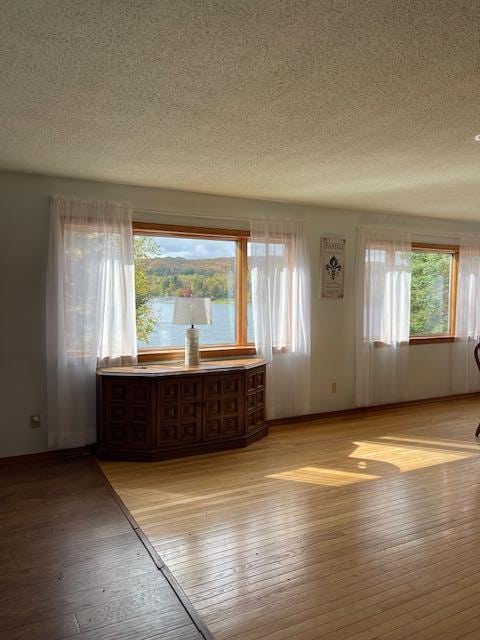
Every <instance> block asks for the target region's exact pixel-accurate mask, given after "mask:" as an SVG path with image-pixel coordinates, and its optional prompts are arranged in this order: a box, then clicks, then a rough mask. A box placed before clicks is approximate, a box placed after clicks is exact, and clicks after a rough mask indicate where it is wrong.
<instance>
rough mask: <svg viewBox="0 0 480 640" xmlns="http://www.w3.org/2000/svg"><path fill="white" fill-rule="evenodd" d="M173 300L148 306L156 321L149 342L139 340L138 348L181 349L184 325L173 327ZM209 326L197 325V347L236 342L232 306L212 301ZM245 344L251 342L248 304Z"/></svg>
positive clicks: (232, 303) (249, 307) (156, 301)
mask: <svg viewBox="0 0 480 640" xmlns="http://www.w3.org/2000/svg"><path fill="white" fill-rule="evenodd" d="M174 305H175V298H152V299H151V300H150V306H151V308H152V310H153V312H154V314H155V316H156V317H157V318H158V320H157V323H156V324H155V328H154V330H153V332H152V334H151V335H150V339H149V341H148V342H143V341H142V340H138V347H139V348H141V347H183V345H184V343H185V329H187V326H186V325H182V324H173V323H172V318H173V308H174ZM212 320H213V322H212V324H205V325H198V327H197V328H198V329H200V344H229V343H233V342H235V304H234V302H233V301H231V302H230V301H227V302H215V301H214V300H212ZM248 340H249V342H253V316H252V305H251V304H250V303H249V304H248Z"/></svg>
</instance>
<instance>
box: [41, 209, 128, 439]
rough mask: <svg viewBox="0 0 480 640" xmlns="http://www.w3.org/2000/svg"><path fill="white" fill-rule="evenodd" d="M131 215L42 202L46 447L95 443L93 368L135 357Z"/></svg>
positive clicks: (124, 211) (109, 210)
mask: <svg viewBox="0 0 480 640" xmlns="http://www.w3.org/2000/svg"><path fill="white" fill-rule="evenodd" d="M136 355H137V344H136V327H135V282H134V264H133V235H132V220H131V212H130V211H129V210H128V209H126V208H124V207H121V206H118V205H116V204H113V203H105V202H78V201H69V200H66V199H64V198H52V199H51V201H50V239H49V258H48V279H47V391H48V425H49V426H48V445H49V447H50V448H64V447H65V448H69V447H77V446H82V445H85V444H88V443H91V442H95V440H96V427H95V384H96V381H95V370H96V368H97V367H98V366H113V365H119V364H131V363H133V362H135V361H136Z"/></svg>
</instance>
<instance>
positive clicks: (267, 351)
mask: <svg viewBox="0 0 480 640" xmlns="http://www.w3.org/2000/svg"><path fill="white" fill-rule="evenodd" d="M250 234H251V243H250V256H249V267H250V270H251V283H252V306H253V324H254V330H255V346H256V348H257V353H258V355H259V356H261V357H262V358H264V359H265V360H266V361H267V362H268V363H269V366H268V367H267V380H268V387H267V417H268V418H269V419H273V418H279V417H285V416H292V415H302V414H306V413H308V412H309V410H310V267H309V260H308V254H307V244H306V240H305V229H304V224H303V222H297V221H291V220H281V219H258V220H252V221H251V222H250Z"/></svg>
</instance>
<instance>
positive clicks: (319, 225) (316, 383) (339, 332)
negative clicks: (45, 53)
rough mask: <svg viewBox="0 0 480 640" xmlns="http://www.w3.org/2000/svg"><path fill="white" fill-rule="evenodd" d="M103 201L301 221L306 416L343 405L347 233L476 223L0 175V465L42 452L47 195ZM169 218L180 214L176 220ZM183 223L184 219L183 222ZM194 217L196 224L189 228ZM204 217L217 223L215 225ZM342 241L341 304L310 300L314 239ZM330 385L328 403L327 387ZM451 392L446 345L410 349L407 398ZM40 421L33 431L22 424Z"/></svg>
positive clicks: (167, 211) (347, 350) (230, 217)
mask: <svg viewBox="0 0 480 640" xmlns="http://www.w3.org/2000/svg"><path fill="white" fill-rule="evenodd" d="M51 194H62V195H66V196H71V197H78V198H98V199H113V200H116V201H123V202H127V203H129V204H130V205H131V206H133V207H134V208H135V209H146V210H155V211H162V212H164V213H163V214H152V213H146V212H143V213H142V212H138V213H137V214H136V216H135V217H136V218H137V219H142V220H150V221H163V222H170V223H171V222H177V223H181V224H187V223H188V222H192V223H195V224H210V225H211V226H215V224H218V226H221V227H232V228H235V227H245V226H246V225H247V222H246V218H248V217H249V216H255V215H257V216H258V215H287V216H298V215H304V214H306V215H307V218H308V224H309V237H310V241H311V255H312V281H313V284H312V286H313V299H312V351H313V353H312V382H313V384H312V411H315V412H316V411H329V410H334V409H343V408H349V407H352V406H353V403H354V348H353V335H354V332H353V329H354V316H353V291H354V257H355V241H356V229H357V227H358V226H359V225H362V224H386V225H389V226H392V225H395V226H399V225H408V226H409V227H410V228H411V229H413V230H414V229H419V228H422V229H424V228H427V227H428V228H430V229H432V233H435V231H437V232H438V233H440V232H442V233H446V232H448V231H452V233H454V232H455V230H459V229H462V230H467V229H476V230H477V231H480V224H475V223H458V222H457V223H455V222H451V223H450V222H448V221H444V220H443V221H436V220H428V219H421V218H415V217H410V216H398V215H395V216H391V215H378V214H368V213H361V212H349V211H337V210H326V209H320V208H312V207H310V208H305V207H301V206H295V205H287V204H279V203H273V202H266V201H258V200H247V199H241V198H227V197H222V196H209V195H204V194H194V193H184V192H178V191H168V190H161V189H149V188H142V187H131V186H125V185H118V184H107V183H99V182H89V181H82V180H66V179H57V178H51V177H44V176H31V175H26V174H19V173H10V172H3V173H2V172H0V237H1V238H2V251H1V252H0V270H1V271H0V273H1V276H0V309H1V313H0V410H1V413H0V456H7V455H17V454H23V453H31V452H36V451H43V450H46V448H47V435H46V434H47V429H46V420H47V416H46V395H45V339H44V336H45V321H44V316H45V308H44V304H45V270H46V257H47V236H48V196H49V195H51ZM175 214H183V215H182V217H181V218H178V217H176V216H175ZM188 216H192V217H191V218H189V217H188ZM197 216H206V217H205V219H204V220H199V218H198V217H197ZM212 218H217V219H218V221H217V222H215V221H214V220H212ZM329 233H331V234H343V235H345V237H346V238H347V255H346V260H347V262H346V273H345V298H344V299H343V300H321V299H319V298H318V296H317V289H318V272H319V260H320V255H319V239H320V237H321V236H322V235H325V234H329ZM332 382H336V383H337V393H336V394H332V392H331V384H332ZM448 393H451V383H450V345H423V346H415V347H411V358H410V395H411V398H420V397H427V396H439V395H444V394H448ZM32 413H40V414H42V418H43V420H42V426H41V428H40V429H36V430H34V429H31V428H30V424H29V416H30V414H32Z"/></svg>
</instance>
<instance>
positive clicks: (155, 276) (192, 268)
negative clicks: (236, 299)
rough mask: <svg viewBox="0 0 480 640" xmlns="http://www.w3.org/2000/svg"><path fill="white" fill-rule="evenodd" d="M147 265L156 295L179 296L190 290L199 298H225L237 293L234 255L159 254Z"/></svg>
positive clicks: (147, 272)
mask: <svg viewBox="0 0 480 640" xmlns="http://www.w3.org/2000/svg"><path fill="white" fill-rule="evenodd" d="M145 268H146V274H147V277H148V281H149V285H150V294H151V295H152V296H158V297H165V298H169V297H176V296H181V295H183V292H184V291H185V290H187V291H191V293H192V295H193V296H195V297H200V298H212V300H222V299H227V298H232V297H233V294H234V290H235V271H234V270H235V259H234V258H202V259H195V260H192V259H187V258H177V257H175V258H171V257H158V258H153V259H150V260H148V263H147V264H146V265H145Z"/></svg>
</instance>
